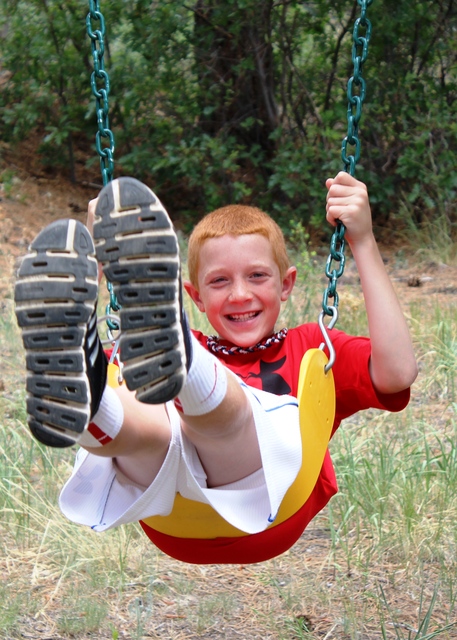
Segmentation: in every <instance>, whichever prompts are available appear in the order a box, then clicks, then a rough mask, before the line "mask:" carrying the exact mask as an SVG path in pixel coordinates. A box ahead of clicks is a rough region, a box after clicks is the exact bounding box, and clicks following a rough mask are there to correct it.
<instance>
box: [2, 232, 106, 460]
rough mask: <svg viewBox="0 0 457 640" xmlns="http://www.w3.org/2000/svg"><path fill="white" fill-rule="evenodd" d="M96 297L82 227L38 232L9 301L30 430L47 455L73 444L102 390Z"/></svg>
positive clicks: (91, 256)
mask: <svg viewBox="0 0 457 640" xmlns="http://www.w3.org/2000/svg"><path fill="white" fill-rule="evenodd" d="M97 292H98V267H97V260H96V258H95V254H94V245H93V242H92V238H91V236H90V234H89V231H88V230H87V229H86V227H85V226H84V225H83V224H81V223H80V222H77V221H75V220H58V221H56V222H53V223H51V224H50V225H49V226H48V227H46V228H45V229H43V231H41V233H39V234H38V236H37V237H36V238H35V240H34V241H33V242H32V244H31V246H30V250H29V253H28V254H27V255H26V256H25V257H24V258H23V260H22V263H21V266H20V268H19V271H18V275H17V280H16V285H15V289H14V300H15V312H16V318H17V322H18V324H19V326H20V327H21V329H22V340H23V344H24V348H25V351H26V368H27V383H26V388H27V413H28V425H29V428H30V430H31V432H32V434H33V435H34V436H35V438H37V440H39V441H40V442H42V443H43V444H46V445H48V446H51V447H68V446H71V445H72V444H74V443H75V442H77V441H78V438H79V436H80V434H81V433H82V432H83V431H84V429H85V428H86V427H87V425H88V423H89V421H90V418H91V416H93V415H94V414H95V413H96V411H97V408H98V405H99V403H100V399H101V395H102V393H103V390H104V388H105V382H106V356H105V354H104V352H103V348H102V345H101V342H100V339H99V337H98V333H97V319H96V315H95V308H96V303H97Z"/></svg>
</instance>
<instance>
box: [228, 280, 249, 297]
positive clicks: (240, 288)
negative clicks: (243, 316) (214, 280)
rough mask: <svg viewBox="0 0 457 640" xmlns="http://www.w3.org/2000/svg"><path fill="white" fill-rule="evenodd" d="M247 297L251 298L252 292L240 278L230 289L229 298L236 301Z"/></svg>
mask: <svg viewBox="0 0 457 640" xmlns="http://www.w3.org/2000/svg"><path fill="white" fill-rule="evenodd" d="M249 298H252V293H251V291H250V289H249V287H248V286H247V285H246V283H245V282H243V281H242V280H240V281H237V282H234V283H233V286H232V288H231V290H230V299H231V300H235V301H238V300H248V299H249Z"/></svg>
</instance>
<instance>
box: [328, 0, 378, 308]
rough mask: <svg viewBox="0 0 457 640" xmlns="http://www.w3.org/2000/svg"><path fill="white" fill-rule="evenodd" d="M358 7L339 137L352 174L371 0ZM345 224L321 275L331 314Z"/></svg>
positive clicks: (346, 167) (339, 228)
mask: <svg viewBox="0 0 457 640" xmlns="http://www.w3.org/2000/svg"><path fill="white" fill-rule="evenodd" d="M357 2H358V4H359V6H360V7H361V15H360V18H357V20H356V21H355V23H354V29H353V33H352V62H353V64H354V75H353V76H352V77H351V78H349V81H348V84H347V97H348V109H347V121H348V129H347V135H346V137H345V138H344V140H343V143H342V147H341V158H342V160H343V164H344V167H343V168H344V170H345V171H347V172H348V173H350V174H351V176H353V175H354V174H355V167H356V164H357V162H358V161H359V159H360V140H359V137H358V130H359V121H360V117H361V115H362V105H363V101H364V100H365V94H366V83H365V79H364V78H363V77H362V66H363V63H364V62H365V60H366V58H367V54H368V44H369V42H370V37H371V22H370V21H369V20H368V18H367V15H366V13H367V7H369V6H370V4H371V3H372V2H373V0H357ZM361 27H362V28H363V29H364V30H365V35H361V33H360V29H361ZM355 88H357V89H358V93H357V94H355V93H354V89H355ZM348 145H352V146H353V147H354V153H353V154H349V155H348ZM345 231H346V229H345V226H344V225H343V224H342V223H341V222H338V224H337V226H336V229H335V232H334V233H333V236H332V239H331V241H330V254H329V256H328V259H327V263H326V266H325V275H326V276H327V278H328V279H329V283H328V286H327V288H326V290H325V292H324V297H323V300H322V310H323V313H324V315H328V316H332V317H333V316H334V315H335V312H336V310H337V309H338V302H339V298H338V293H337V291H336V287H337V284H338V278H340V277H341V276H342V275H343V271H344V266H345V256H344V249H345V244H346V242H345V239H344V233H345ZM333 262H336V263H337V264H338V267H336V266H334V265H333ZM330 299H332V300H333V305H330V304H329V300H330Z"/></svg>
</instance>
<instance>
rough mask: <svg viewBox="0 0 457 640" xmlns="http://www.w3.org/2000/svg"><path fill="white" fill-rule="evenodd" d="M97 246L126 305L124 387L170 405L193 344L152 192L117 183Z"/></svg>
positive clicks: (169, 227) (105, 203)
mask: <svg viewBox="0 0 457 640" xmlns="http://www.w3.org/2000/svg"><path fill="white" fill-rule="evenodd" d="M94 242H95V251H96V255H97V259H98V261H99V262H100V263H101V264H102V266H103V272H104V274H105V276H106V278H107V280H108V281H109V282H110V283H111V284H112V285H113V291H114V293H115V295H116V297H117V301H118V302H119V304H120V305H121V310H120V314H119V318H120V329H121V333H120V341H119V349H120V357H121V360H122V362H123V365H124V367H123V376H124V379H125V381H126V384H127V387H128V388H129V389H130V390H131V391H136V397H137V399H138V400H140V401H141V402H145V403H148V404H161V403H163V402H167V401H168V400H171V399H173V398H175V397H176V396H177V394H178V393H179V391H180V390H181V388H182V385H183V384H184V381H185V378H186V364H187V358H186V346H185V345H186V341H187V338H188V336H187V335H184V334H185V331H186V330H185V329H183V326H182V322H183V318H182V313H181V306H180V304H181V303H180V301H181V280H180V262H179V247H178V241H177V238H176V234H175V232H174V230H173V224H172V222H171V220H170V218H169V217H168V214H167V212H166V211H165V209H164V207H163V205H162V204H161V203H160V201H159V199H158V198H157V197H156V196H155V194H154V193H153V192H152V191H151V190H150V189H149V188H148V187H146V186H145V185H144V184H142V183H141V182H139V181H138V180H136V179H135V178H119V179H117V180H114V181H112V182H110V183H109V184H108V185H106V186H105V187H104V188H103V190H102V192H101V193H100V197H99V199H98V203H97V207H96V211H95V222H94Z"/></svg>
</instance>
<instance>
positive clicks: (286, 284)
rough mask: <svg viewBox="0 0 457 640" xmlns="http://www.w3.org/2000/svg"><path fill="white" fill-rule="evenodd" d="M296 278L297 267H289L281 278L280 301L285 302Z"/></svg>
mask: <svg viewBox="0 0 457 640" xmlns="http://www.w3.org/2000/svg"><path fill="white" fill-rule="evenodd" d="M296 279H297V268H296V267H289V268H288V269H287V271H286V273H285V275H284V277H283V279H282V291H281V302H285V301H286V300H287V299H288V297H289V296H290V294H291V293H292V289H293V288H294V285H295V281H296Z"/></svg>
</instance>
